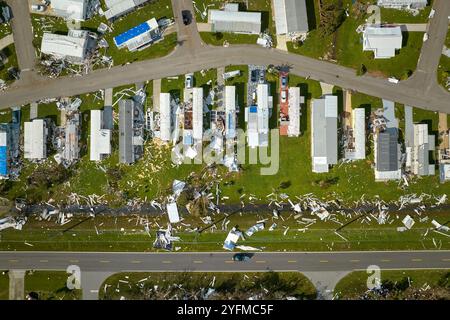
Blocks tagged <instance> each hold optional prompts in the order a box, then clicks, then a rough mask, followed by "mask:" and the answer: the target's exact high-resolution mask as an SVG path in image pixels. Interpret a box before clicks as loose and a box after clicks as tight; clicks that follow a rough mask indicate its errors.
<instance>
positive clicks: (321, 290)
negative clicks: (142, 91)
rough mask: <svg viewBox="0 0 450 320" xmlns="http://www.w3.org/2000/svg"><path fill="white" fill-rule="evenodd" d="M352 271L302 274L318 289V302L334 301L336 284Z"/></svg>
mask: <svg viewBox="0 0 450 320" xmlns="http://www.w3.org/2000/svg"><path fill="white" fill-rule="evenodd" d="M350 272H351V271H311V272H302V273H303V274H304V275H305V276H306V277H307V278H308V279H309V280H310V281H311V282H312V283H313V285H314V286H315V287H316V289H317V299H318V300H332V299H333V295H334V288H335V287H336V284H337V283H338V282H339V281H340V280H341V279H342V278H343V277H345V276H346V275H347V274H349V273H350Z"/></svg>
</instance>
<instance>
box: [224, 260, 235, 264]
mask: <svg viewBox="0 0 450 320" xmlns="http://www.w3.org/2000/svg"><path fill="white" fill-rule="evenodd" d="M225 263H234V261H233V260H225Z"/></svg>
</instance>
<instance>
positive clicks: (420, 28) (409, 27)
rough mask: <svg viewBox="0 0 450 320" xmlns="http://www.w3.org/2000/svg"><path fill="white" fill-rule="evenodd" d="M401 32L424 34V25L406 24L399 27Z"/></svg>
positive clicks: (425, 27) (425, 26) (425, 25)
mask: <svg viewBox="0 0 450 320" xmlns="http://www.w3.org/2000/svg"><path fill="white" fill-rule="evenodd" d="M400 28H401V29H402V31H403V32H426V31H427V24H426V23H407V24H402V25H401V26H400Z"/></svg>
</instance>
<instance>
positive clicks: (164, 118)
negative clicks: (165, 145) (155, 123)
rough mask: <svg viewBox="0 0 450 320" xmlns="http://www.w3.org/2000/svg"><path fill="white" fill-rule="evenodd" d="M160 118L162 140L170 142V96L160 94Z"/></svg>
mask: <svg viewBox="0 0 450 320" xmlns="http://www.w3.org/2000/svg"><path fill="white" fill-rule="evenodd" d="M159 103H160V105H159V117H160V124H159V130H160V132H161V140H163V141H170V136H171V130H172V128H171V125H170V124H171V121H170V120H171V119H170V118H171V115H172V110H171V108H170V94H169V93H163V92H161V93H160V94H159Z"/></svg>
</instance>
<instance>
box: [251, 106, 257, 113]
mask: <svg viewBox="0 0 450 320" xmlns="http://www.w3.org/2000/svg"><path fill="white" fill-rule="evenodd" d="M250 112H251V113H257V112H258V107H257V106H251V107H250Z"/></svg>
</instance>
